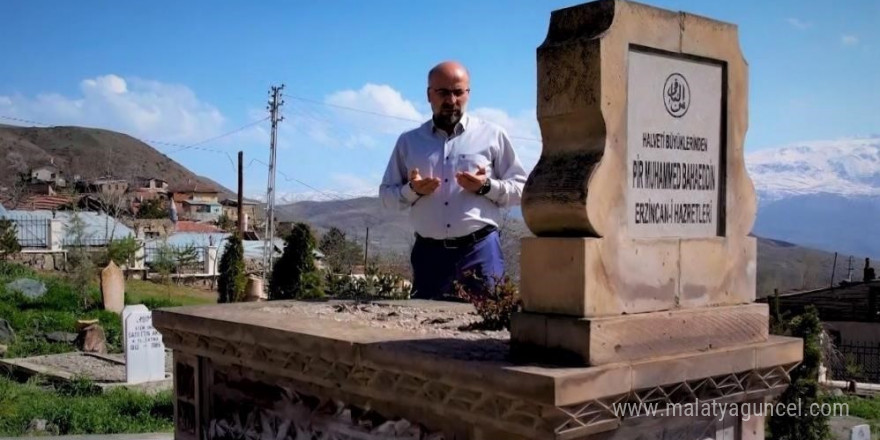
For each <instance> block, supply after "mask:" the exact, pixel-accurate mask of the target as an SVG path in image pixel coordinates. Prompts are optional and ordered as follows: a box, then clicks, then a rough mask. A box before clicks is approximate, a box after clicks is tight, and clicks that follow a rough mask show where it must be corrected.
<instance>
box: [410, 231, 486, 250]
mask: <svg viewBox="0 0 880 440" xmlns="http://www.w3.org/2000/svg"><path fill="white" fill-rule="evenodd" d="M496 230H498V228H496V227H495V226H492V225H488V226H485V227H483V228H482V229H480V230H477V231H475V232H472V233H470V234H468V235H463V236H461V237H455V238H444V239H436V238H427V237H422V236H421V235H419V234H418V233H416V240H417V241H420V242H423V243H425V244H428V245H431V246H443V247H445V248H447V249H457V248H461V247H465V246H470V245H472V244H474V243H476V242H478V241H480V240H482V239H484V238H486V237H487V236H488V235H489V234H491V233H493V232H495V231H496Z"/></svg>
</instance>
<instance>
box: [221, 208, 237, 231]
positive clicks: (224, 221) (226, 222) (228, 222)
mask: <svg viewBox="0 0 880 440" xmlns="http://www.w3.org/2000/svg"><path fill="white" fill-rule="evenodd" d="M217 227H218V228H220V229H222V230H224V231H226V232H233V231H235V230H236V228H237V226H236V224H235V222H234V221H232V219H231V218H229V216H228V215H226V213H225V212H224V213H222V214H220V217H219V218H218V219H217Z"/></svg>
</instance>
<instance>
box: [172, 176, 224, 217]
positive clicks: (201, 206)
mask: <svg viewBox="0 0 880 440" xmlns="http://www.w3.org/2000/svg"><path fill="white" fill-rule="evenodd" d="M170 192H171V194H172V196H171V197H172V200H173V201H174V205H175V208H176V209H177V216H178V218H179V219H180V220H194V221H200V222H216V221H217V220H218V219H219V218H220V214H221V213H222V208H223V205H221V204H220V202H219V201H218V196H219V194H220V192H219V191H217V190H216V189H214V188H212V187H209V186H207V185H200V184H194V185H192V184H191V185H185V186H180V187H177V188H174V189H172V190H171V191H170Z"/></svg>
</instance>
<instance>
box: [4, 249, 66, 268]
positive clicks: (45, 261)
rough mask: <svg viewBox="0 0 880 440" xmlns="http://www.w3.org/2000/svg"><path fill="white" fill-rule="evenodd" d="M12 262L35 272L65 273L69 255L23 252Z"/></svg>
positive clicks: (14, 257) (62, 253) (12, 258)
mask: <svg viewBox="0 0 880 440" xmlns="http://www.w3.org/2000/svg"><path fill="white" fill-rule="evenodd" d="M10 261H12V262H14V263H18V264H21V265H23V266H26V267H29V268H31V269H35V270H58V271H63V270H65V267H66V261H67V254H65V253H64V252H22V253H18V254H15V255H13V256H12V257H10Z"/></svg>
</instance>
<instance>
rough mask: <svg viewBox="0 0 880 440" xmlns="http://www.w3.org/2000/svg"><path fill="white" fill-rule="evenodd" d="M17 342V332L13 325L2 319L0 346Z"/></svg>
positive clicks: (0, 320)
mask: <svg viewBox="0 0 880 440" xmlns="http://www.w3.org/2000/svg"><path fill="white" fill-rule="evenodd" d="M13 342H15V330H12V325H10V324H9V321H7V320H5V319H0V344H11V343H13Z"/></svg>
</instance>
